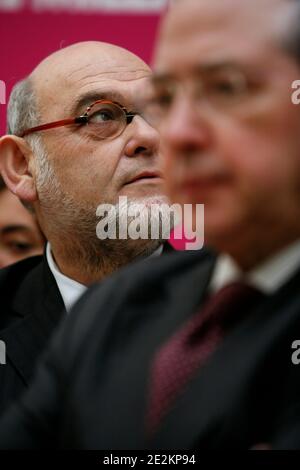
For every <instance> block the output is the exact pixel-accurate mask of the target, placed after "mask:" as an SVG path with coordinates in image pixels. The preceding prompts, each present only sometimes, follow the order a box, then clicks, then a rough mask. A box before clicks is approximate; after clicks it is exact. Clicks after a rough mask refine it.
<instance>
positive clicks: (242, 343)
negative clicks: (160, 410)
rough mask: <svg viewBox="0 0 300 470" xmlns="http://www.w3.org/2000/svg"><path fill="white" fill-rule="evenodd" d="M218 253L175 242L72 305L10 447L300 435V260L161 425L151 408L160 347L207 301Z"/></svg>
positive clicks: (239, 444)
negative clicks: (296, 353)
mask: <svg viewBox="0 0 300 470" xmlns="http://www.w3.org/2000/svg"><path fill="white" fill-rule="evenodd" d="M214 263H215V258H214V257H213V256H211V255H210V254H209V253H206V252H202V253H201V252H200V253H197V252H195V253H180V254H178V253H175V254H171V255H170V256H168V257H161V258H158V259H153V260H147V261H144V262H143V263H138V264H136V265H134V266H130V267H129V268H127V269H125V270H122V271H119V273H117V274H115V275H114V276H113V277H111V278H110V279H108V280H107V281H106V282H104V283H103V284H102V285H101V286H98V287H94V288H92V289H91V290H90V291H89V292H88V293H87V294H86V295H85V296H83V298H82V299H81V300H80V301H79V303H78V304H77V306H76V307H75V309H74V311H73V312H72V313H71V314H70V315H69V316H68V318H67V321H66V322H65V323H64V325H63V326H62V328H61V329H60V331H59V332H58V334H57V335H55V338H53V340H52V341H51V345H50V348H49V349H48V351H47V353H46V354H45V356H44V358H43V361H42V363H41V365H40V366H39V369H38V373H37V376H36V378H35V380H34V383H33V385H32V387H31V388H30V390H28V392H27V393H26V395H25V396H24V397H23V399H22V402H21V404H19V405H18V406H14V407H13V409H12V410H10V412H9V413H7V414H6V416H5V417H4V419H3V420H2V422H1V424H0V447H1V448H4V449H6V448H38V447H40V448H77V449H228V448H229V449H230V448H231V449H249V448H251V447H252V446H254V445H256V444H260V443H268V444H270V445H271V446H272V447H273V448H282V447H284V448H293V447H296V448H297V447H298V446H299V437H298V434H297V433H296V432H295V429H296V428H297V424H298V423H299V416H300V414H299V403H300V380H299V377H300V369H299V368H297V366H294V365H293V364H292V361H291V355H292V352H293V351H292V349H291V345H292V342H293V341H294V340H295V339H297V338H298V337H299V334H300V289H299V287H300V270H299V271H298V272H297V273H296V274H295V275H294V276H293V277H292V278H291V279H290V280H289V281H288V282H287V283H286V285H284V286H283V287H282V288H281V289H280V290H279V291H278V292H276V293H275V294H274V295H272V296H270V298H268V299H266V300H264V301H263V303H262V304H260V305H259V306H258V307H257V308H256V309H255V310H254V311H253V312H252V313H251V315H249V316H248V317H246V318H243V319H242V320H241V322H240V323H239V324H238V325H236V326H235V328H234V329H233V330H232V331H231V332H230V333H229V334H228V335H227V337H226V338H225V340H224V341H223V342H222V344H221V345H220V347H219V348H218V349H217V350H216V352H215V353H214V354H213V355H212V356H211V358H210V360H209V362H208V363H207V364H206V365H205V366H204V367H203V368H202V369H201V370H200V371H199V373H198V375H197V376H196V377H195V379H194V380H193V381H192V382H191V383H190V384H189V386H188V388H187V390H186V391H185V393H184V394H183V395H182V396H181V398H180V399H178V401H177V403H176V406H175V408H174V409H173V410H172V412H170V413H169V415H168V416H167V417H166V419H165V420H164V421H163V423H162V426H161V428H160V430H159V431H158V433H157V434H156V435H155V436H154V437H153V438H152V439H149V438H148V437H147V434H146V432H145V415H146V409H147V400H148V391H149V370H150V366H151V363H152V359H153V354H154V352H155V351H156V350H157V347H158V346H160V345H161V344H162V343H163V342H165V341H166V340H167V339H168V338H169V337H170V335H171V334H172V333H173V332H175V331H176V330H177V329H178V328H179V327H180V326H181V325H182V324H183V323H184V322H185V321H186V320H187V319H188V318H189V317H190V316H191V315H193V314H194V313H195V312H196V311H197V310H198V308H199V305H200V304H201V300H202V298H203V296H204V294H205V291H206V289H207V285H208V283H209V281H210V278H211V274H212V270H213V267H214Z"/></svg>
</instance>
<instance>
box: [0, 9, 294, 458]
mask: <svg viewBox="0 0 300 470" xmlns="http://www.w3.org/2000/svg"><path fill="white" fill-rule="evenodd" d="M299 17H300V2H298V1H296V0H245V1H243V2H241V1H240V0H224V1H222V2H220V1H219V0H186V1H182V2H181V1H179V2H176V3H175V6H174V8H173V9H171V10H170V13H169V14H168V15H167V19H166V21H165V24H164V26H163V28H162V33H161V37H160V42H159V46H158V50H157V54H156V74H155V77H154V79H153V97H152V100H151V102H149V109H148V113H149V115H152V118H153V121H154V122H155V123H156V125H157V126H158V128H159V129H160V130H161V132H162V138H163V148H164V152H165V156H166V167H167V170H166V175H167V177H168V185H169V190H170V194H171V195H172V198H173V200H175V201H176V202H177V201H180V202H181V203H182V204H185V203H193V204H198V203H204V204H205V233H206V245H207V246H208V247H210V248H211V249H213V250H214V253H215V254H208V253H207V252H205V253H204V252H203V253H201V252H200V253H195V254H193V253H188V254H185V253H183V254H175V255H174V256H170V257H169V258H168V259H163V258H161V259H157V260H154V261H152V262H151V261H149V262H148V264H147V265H146V264H142V263H141V264H139V265H138V266H133V267H131V268H130V269H125V270H122V271H121V272H119V273H117V274H115V275H114V276H113V277H112V278H111V279H110V280H108V281H107V282H106V283H104V284H103V285H101V286H100V287H97V288H95V289H94V290H93V291H92V292H91V293H90V294H89V295H86V296H85V297H84V298H83V299H81V301H80V303H78V305H77V306H76V308H75V310H74V312H73V315H72V317H70V319H69V321H67V324H66V325H65V328H64V329H61V330H60V333H59V335H57V336H56V338H55V340H54V341H53V343H52V344H51V348H49V350H48V351H47V354H46V356H45V358H44V362H43V363H42V364H41V366H40V369H39V373H38V375H37V377H36V380H35V382H34V384H33V386H32V388H31V390H30V391H29V392H28V393H27V395H26V396H25V397H24V399H23V401H22V403H21V405H20V406H17V407H15V408H14V409H13V410H12V411H11V413H10V414H9V415H7V416H6V418H5V419H4V420H3V422H2V423H1V430H0V442H1V445H2V447H3V448H6V447H8V448H14V447H29V448H30V447H33V448H36V447H66V448H84V449H93V448H98V449H148V450H149V449H201V450H202V449H250V448H253V447H256V448H268V447H269V446H270V447H271V448H298V447H299V436H298V437H297V433H296V432H295V429H296V427H297V425H298V422H299V396H300V393H299V392H300V377H299V371H298V369H297V367H296V366H295V365H294V364H293V362H292V344H293V341H294V340H295V339H297V335H298V332H299V328H300V289H299V285H300V205H299V200H300V110H299V108H297V107H296V106H294V105H293V104H292V101H291V84H292V83H293V81H294V80H296V79H297V78H298V77H299V76H300V63H299V61H300V54H299V47H298V38H299V21H298V19H299ZM116 292H117V293H118V296H117V297H115V293H116ZM112 298H113V301H112ZM100 364H101V367H100ZM70 423H72V426H71V427H70ZM58 431H59V432H58Z"/></svg>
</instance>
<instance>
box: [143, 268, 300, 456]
mask: <svg viewBox="0 0 300 470" xmlns="http://www.w3.org/2000/svg"><path fill="white" fill-rule="evenodd" d="M299 283H300V271H299V272H298V273H297V274H296V275H295V276H294V277H293V278H292V279H291V281H290V282H288V283H287V284H286V285H285V286H283V287H282V288H281V289H280V290H279V291H278V292H277V293H275V294H274V295H272V296H270V297H269V298H267V299H266V300H265V301H264V302H263V303H262V304H261V305H260V306H259V307H258V308H257V309H256V311H254V312H252V313H251V315H250V316H249V317H248V318H246V319H245V320H244V321H242V323H241V324H239V325H238V326H237V327H236V328H235V329H234V330H233V331H232V332H231V333H230V334H229V335H228V336H227V337H226V338H225V340H224V341H223V342H222V344H221V346H220V347H219V348H218V350H217V351H216V352H215V353H214V354H213V356H212V357H211V359H210V361H209V362H208V363H207V364H206V366H204V367H203V368H202V369H201V370H200V371H199V373H198V374H197V375H196V377H195V378H194V379H193V380H192V381H191V382H190V383H189V386H188V387H187V389H186V391H185V393H184V394H183V395H182V396H181V397H180V399H178V401H177V403H176V406H175V407H174V409H173V410H172V411H171V412H170V413H169V414H168V416H167V417H166V419H165V421H164V422H163V423H162V425H161V428H160V430H159V431H158V433H157V435H156V436H155V437H154V439H153V441H152V442H151V443H150V446H148V448H153V449H157V448H160V449H170V448H172V449H180V448H181V449H191V448H196V447H197V446H198V447H199V445H201V446H202V448H206V449H208V448H211V447H213V446H212V442H217V440H218V435H220V433H222V432H223V430H222V427H224V423H226V424H228V427H227V429H226V432H227V433H228V429H234V420H235V419H236V420H237V421H238V419H237V416H236V415H237V414H238V412H237V409H238V404H241V403H242V402H243V400H244V399H245V398H244V397H248V399H250V402H249V403H248V404H247V403H246V406H245V405H244V406H241V410H242V411H241V412H242V413H246V414H248V417H247V418H246V419H244V423H245V422H247V419H248V420H249V422H250V421H251V419H255V418H254V417H253V416H252V413H253V414H254V413H255V410H252V411H251V406H250V405H251V403H253V401H251V397H249V393H248V391H249V389H250V387H251V385H252V387H253V384H254V383H259V380H258V378H257V377H258V376H259V377H265V379H264V380H266V382H265V384H264V386H263V387H262V389H264V388H265V387H266V388H267V389H268V390H270V394H269V397H270V396H271V397H272V399H273V400H274V401H275V402H276V393H279V392H277V389H279V388H280V386H276V387H275V386H273V387H272V384H271V383H269V382H268V381H269V376H270V373H269V372H270V370H271V369H272V368H273V369H274V368H275V369H276V367H280V364H282V363H283V361H288V363H290V357H289V356H290V345H291V342H290V333H291V331H293V330H296V331H297V325H298V328H299V311H300V293H299ZM293 325H294V326H293ZM284 341H286V344H285V343H284ZM282 342H283V343H284V346H282V344H283V343H282ZM270 351H272V354H271V355H270ZM283 351H285V353H286V354H284V353H283ZM276 356H277V357H276ZM268 361H269V362H268ZM261 367H264V368H265V369H264V370H263V372H262V371H261V369H260V368H261ZM283 367H284V368H285V369H286V362H285V364H284V365H283ZM261 372H262V373H261ZM271 376H272V377H274V378H275V380H276V378H278V379H279V381H280V374H279V373H276V372H274V373H273V374H271ZM236 377H238V380H236ZM255 378H256V380H254V379H255ZM273 385H274V384H273ZM255 392H256V390H255ZM257 393H258V391H257ZM261 395H262V396H264V393H261ZM260 398H261V397H260V396H259V395H258V396H257V403H259V400H260ZM268 405H269V403H268V401H267V402H266V403H265V407H266V408H267V407H268ZM270 406H271V405H270ZM263 409H264V407H263ZM231 411H232V414H231ZM228 419H229V420H230V419H232V421H230V423H228ZM262 421H263V420H262ZM178 423H180V426H178ZM243 431H245V430H242V429H241V430H240V439H241V440H243V438H244V439H246V438H247V436H245V435H243ZM262 432H263V431H262ZM236 436H239V432H236V435H235V442H236V445H237V446H238V445H239V442H238V441H237V439H238V437H236ZM228 438H229V442H230V437H228ZM224 440H225V437H224V435H223V437H222V440H221V442H223V443H224ZM231 442H232V441H231ZM241 442H243V441H241ZM244 443H245V442H244ZM254 443H255V442H253V444H254Z"/></svg>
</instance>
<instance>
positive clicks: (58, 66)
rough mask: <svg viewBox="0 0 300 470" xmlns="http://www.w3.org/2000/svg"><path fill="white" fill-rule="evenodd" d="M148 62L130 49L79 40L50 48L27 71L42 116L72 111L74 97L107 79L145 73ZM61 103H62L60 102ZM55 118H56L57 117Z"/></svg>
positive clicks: (147, 69) (117, 78)
mask: <svg viewBox="0 0 300 470" xmlns="http://www.w3.org/2000/svg"><path fill="white" fill-rule="evenodd" d="M150 73H151V71H150V68H149V67H148V65H147V64H146V63H145V62H144V61H143V60H142V59H140V58H139V57H137V56H136V55H135V54H133V53H131V52H130V51H128V50H126V49H124V48H121V47H119V46H115V45H112V44H107V43H104V42H96V41H89V42H81V43H77V44H73V45H71V46H68V47H66V48H64V49H60V50H59V51H57V52H54V53H53V54H51V55H50V56H49V57H47V58H46V59H45V60H43V61H42V62H41V63H40V64H39V65H38V66H37V67H36V68H35V69H34V71H33V72H32V73H31V75H30V77H29V78H30V81H31V83H32V85H33V88H34V91H35V94H36V99H37V103H38V106H39V109H40V110H41V114H42V118H43V119H51V115H53V116H54V115H55V116H56V117H57V116H58V113H59V111H60V113H61V112H64V116H65V115H66V112H67V113H71V112H72V111H73V109H72V108H73V106H72V104H73V103H74V99H75V101H76V99H77V98H78V96H79V95H81V94H82V93H85V92H86V91H87V90H88V91H89V93H93V90H95V94H96V93H97V86H98V85H99V84H100V83H101V82H102V83H103V84H105V83H108V82H109V81H110V80H111V81H118V82H122V81H131V80H136V79H139V78H143V77H146V76H148V75H149V74H150ZM62 103H63V106H62ZM58 119H59V118H58Z"/></svg>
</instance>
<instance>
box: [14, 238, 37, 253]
mask: <svg viewBox="0 0 300 470" xmlns="http://www.w3.org/2000/svg"><path fill="white" fill-rule="evenodd" d="M9 248H10V250H12V251H13V252H15V253H26V252H27V251H30V250H32V248H33V245H32V244H31V243H26V242H13V241H12V242H10V243H9Z"/></svg>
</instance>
